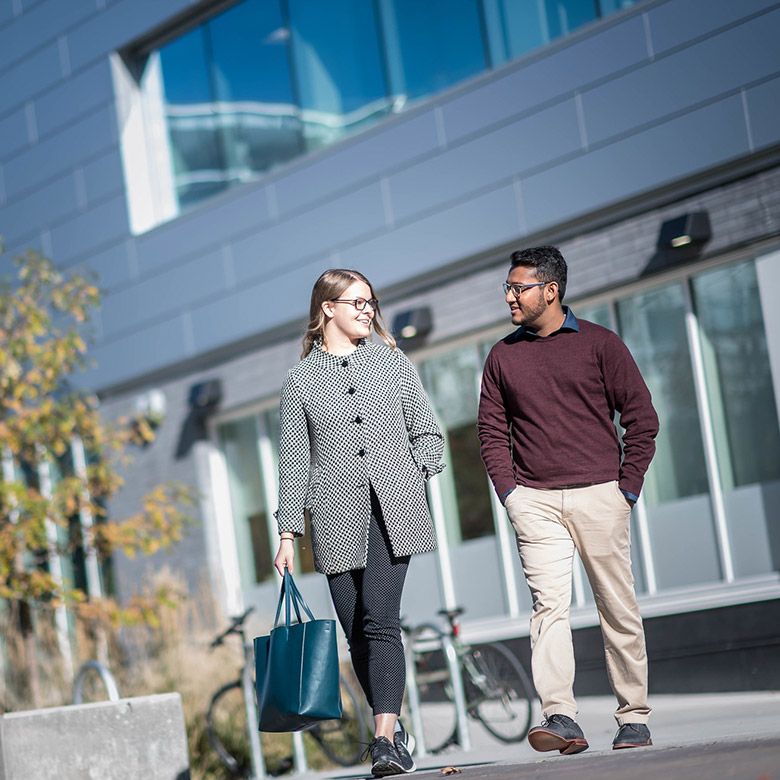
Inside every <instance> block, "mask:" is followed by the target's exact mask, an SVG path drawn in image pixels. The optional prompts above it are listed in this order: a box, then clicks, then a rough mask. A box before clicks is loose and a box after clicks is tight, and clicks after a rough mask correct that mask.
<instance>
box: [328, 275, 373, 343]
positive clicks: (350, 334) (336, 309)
mask: <svg viewBox="0 0 780 780" xmlns="http://www.w3.org/2000/svg"><path fill="white" fill-rule="evenodd" d="M371 297H372V296H371V288H370V287H369V286H368V285H367V284H366V283H365V282H353V283H352V284H351V285H350V286H349V287H347V289H346V290H344V292H343V293H342V294H341V295H340V296H339V302H334V301H326V302H325V303H323V304H322V308H323V310H324V311H325V315H326V316H327V317H328V322H327V324H326V325H325V328H326V330H329V331H331V332H332V331H333V330H336V331H338V332H339V333H340V334H341V335H343V336H345V337H346V338H348V339H349V340H350V341H352V342H357V341H359V340H360V339H364V338H368V336H370V335H371V321H372V320H373V319H374V310H373V309H372V308H371V306H369V305H368V304H366V307H365V308H364V309H363V311H358V309H356V308H355V306H354V304H353V303H352V301H354V300H356V299H362V300H364V301H368V300H370V299H371ZM343 301H348V303H344V302H343Z"/></svg>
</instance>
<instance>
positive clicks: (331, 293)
mask: <svg viewBox="0 0 780 780" xmlns="http://www.w3.org/2000/svg"><path fill="white" fill-rule="evenodd" d="M355 282H364V283H365V284H367V285H368V289H369V290H371V297H372V298H374V300H376V301H377V305H376V310H375V311H374V319H373V320H372V327H373V329H374V330H375V331H376V333H377V334H378V335H379V337H380V338H381V339H382V341H384V342H385V344H387V346H388V347H390V349H395V339H394V338H393V336H392V335H391V333H390V332H389V331H388V330H387V325H386V324H385V321H384V319H382V313H381V312H380V310H379V302H378V300H379V299H378V298H377V296H376V293H375V292H374V288H373V286H372V285H371V282H369V281H368V279H366V277H365V276H363V274H361V273H360V272H359V271H350V270H349V269H347V268H329V269H328V270H327V271H325V273H323V274H322V275H321V276H320V278H319V279H317V281H316V282H315V283H314V287H313V288H312V291H311V304H310V305H309V326H308V327H307V328H306V334H305V335H304V337H303V352H302V353H301V358H305V357H306V355H308V354H309V352H311V351H312V349H313V347H314V342H315V341H317V340H318V339H322V338H323V336H324V334H325V325H326V323H327V321H328V318H327V317H326V316H325V312H324V311H323V310H322V304H323V303H325V301H332V300H335V299H336V298H341V296H342V295H343V294H344V291H345V290H346V289H347V288H348V287H349V286H350V285H353V284H354V283H355Z"/></svg>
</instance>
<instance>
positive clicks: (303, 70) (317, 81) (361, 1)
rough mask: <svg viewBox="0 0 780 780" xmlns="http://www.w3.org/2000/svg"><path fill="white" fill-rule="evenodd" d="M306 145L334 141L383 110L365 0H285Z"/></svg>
mask: <svg viewBox="0 0 780 780" xmlns="http://www.w3.org/2000/svg"><path fill="white" fill-rule="evenodd" d="M287 7H288V9H289V15H290V29H291V45H292V55H293V62H294V71H295V78H296V83H297V88H298V98H299V102H300V105H301V109H302V118H303V121H304V134H305V136H306V140H307V147H308V148H314V147H318V146H322V145H325V144H328V143H332V142H333V141H336V140H337V139H338V138H340V137H342V136H343V135H345V134H347V133H350V132H352V131H354V130H357V129H360V128H361V127H364V126H365V125H366V124H369V123H371V122H373V121H375V120H376V119H377V118H379V117H381V116H382V115H383V114H385V113H387V111H388V108H389V101H388V99H387V96H386V95H387V84H386V78H385V73H384V64H383V61H382V53H381V46H380V41H379V33H378V27H377V19H376V15H375V7H374V4H373V3H371V2H366V0H329V2H327V3H323V2H321V0H288V2H287Z"/></svg>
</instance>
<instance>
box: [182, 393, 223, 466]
mask: <svg viewBox="0 0 780 780" xmlns="http://www.w3.org/2000/svg"><path fill="white" fill-rule="evenodd" d="M220 401H222V383H221V382H220V381H219V379H208V380H206V381H205V382H198V383H197V384H195V385H192V387H190V392H189V395H188V396H187V403H188V405H189V407H190V412H189V414H188V415H187V418H186V419H185V420H184V425H183V426H182V429H181V434H180V436H179V444H178V446H177V447H176V457H177V458H183V457H184V456H185V455H187V453H188V452H189V451H190V447H192V445H193V444H194V443H195V442H196V441H203V440H204V439H207V438H208V430H207V428H206V421H207V419H208V418H209V416H210V415H212V414H214V412H215V411H216V410H217V407H218V406H219V404H220Z"/></svg>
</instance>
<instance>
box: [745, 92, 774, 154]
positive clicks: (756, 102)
mask: <svg viewBox="0 0 780 780" xmlns="http://www.w3.org/2000/svg"><path fill="white" fill-rule="evenodd" d="M745 99H746V101H747V107H748V115H749V117H750V132H751V135H752V139H753V148H754V149H762V148H763V147H765V146H771V145H772V144H776V143H778V142H779V141H780V78H776V79H772V80H771V81H766V82H764V83H763V84H759V85H758V86H756V87H753V88H752V89H749V90H747V91H746V92H745Z"/></svg>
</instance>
